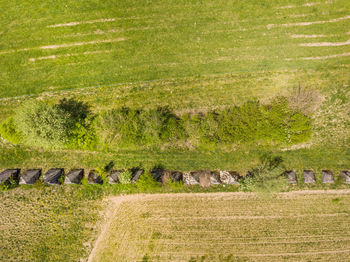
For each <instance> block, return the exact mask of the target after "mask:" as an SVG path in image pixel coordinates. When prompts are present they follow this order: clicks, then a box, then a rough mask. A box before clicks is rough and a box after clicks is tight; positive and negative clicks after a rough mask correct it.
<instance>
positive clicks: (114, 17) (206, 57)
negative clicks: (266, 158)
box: [0, 0, 350, 169]
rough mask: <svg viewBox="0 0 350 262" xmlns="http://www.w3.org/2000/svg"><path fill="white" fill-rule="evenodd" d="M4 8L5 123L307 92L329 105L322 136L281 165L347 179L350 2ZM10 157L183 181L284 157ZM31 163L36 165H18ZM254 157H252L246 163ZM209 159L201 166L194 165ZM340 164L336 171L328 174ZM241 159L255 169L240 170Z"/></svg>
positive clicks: (1, 98)
mask: <svg viewBox="0 0 350 262" xmlns="http://www.w3.org/2000/svg"><path fill="white" fill-rule="evenodd" d="M0 6H1V7H2V9H4V10H6V12H2V13H1V14H0V28H1V30H0V75H1V77H0V121H1V120H4V119H6V118H7V117H8V116H10V115H12V114H13V111H14V109H15V108H16V107H18V106H19V105H20V104H22V103H23V101H25V100H28V99H29V98H37V99H40V100H49V101H58V100H59V99H60V98H62V97H73V98H77V99H79V100H82V101H86V102H89V103H90V105H91V106H92V108H93V110H94V112H103V111H105V110H108V109H112V108H120V107H122V106H128V107H131V108H155V107H156V106H164V105H169V106H170V107H171V108H173V109H174V110H175V112H177V113H178V114H182V113H184V112H206V111H208V110H212V109H220V108H225V107H228V106H232V105H239V104H242V103H243V102H244V101H247V100H250V99H253V98H257V99H260V100H261V101H263V102H268V101H270V100H271V99H272V98H273V97H275V96H277V95H285V96H288V95H290V94H291V93H292V92H293V90H294V89H295V88H296V87H297V86H299V85H301V86H303V87H308V88H311V89H312V90H316V91H315V92H317V93H318V100H317V103H316V105H315V110H314V111H313V113H312V119H313V120H314V121H313V136H312V139H311V140H310V141H309V142H307V143H306V144H302V145H296V146H295V147H293V148H292V149H293V150H296V151H297V152H298V153H293V152H289V153H288V151H287V152H280V153H281V154H282V155H283V156H285V159H286V161H287V162H291V163H301V164H300V165H305V166H309V167H316V168H318V169H321V168H328V167H329V168H333V167H334V168H345V167H346V166H345V163H348V161H349V160H350V159H349V158H350V155H349V137H350V134H349V130H350V129H349V127H350V117H349V111H348V108H349V103H350V102H349V91H350V89H349V83H350V75H349V61H350V59H349V52H350V47H349V43H348V40H349V32H348V31H349V30H348V28H349V22H350V17H349V11H350V4H349V2H348V1H345V0H338V1H319V2H315V3H306V2H304V1H274V2H273V3H272V2H271V1H248V2H247V1H245V2H241V1H189V2H183V1H165V2H164V1H159V2H154V1H152V3H151V2H146V1H128V2H127V3H126V2H121V1H88V2H87V1H75V2H74V3H71V2H65V1H54V2H48V1H39V0H38V1H34V2H31V3H23V2H20V1H19V2H13V1H2V2H1V3H0ZM308 45H311V46H308ZM299 148H304V149H303V151H299V150H300V149H299ZM288 149H290V148H286V150H288ZM1 150H2V151H3V152H4V154H3V155H4V156H2V158H1V159H0V166H2V167H8V166H20V167H27V166H33V165H39V166H46V165H50V164H51V165H66V166H74V165H75V163H82V165H84V167H90V166H91V165H89V164H86V162H87V160H85V158H87V159H94V158H95V157H96V159H94V160H93V162H92V165H102V164H104V162H101V161H99V160H97V159H107V158H108V160H109V158H111V159H112V160H114V161H116V162H119V163H122V165H123V166H125V165H127V164H128V163H135V160H136V159H137V160H136V161H137V162H140V161H141V162H143V164H144V165H150V164H151V163H154V162H159V161H160V162H165V164H166V165H169V167H170V166H171V167H173V166H174V167H176V168H178V169H185V168H192V167H193V168H197V167H203V168H204V167H211V168H224V167H227V168H238V169H247V168H248V167H246V164H247V163H254V161H256V159H257V158H256V156H257V155H258V154H255V153H254V152H264V151H276V150H277V149H276V148H274V147H270V148H266V147H260V146H259V145H256V146H253V147H251V146H250V147H249V148H244V147H243V148H242V147H238V148H237V147H235V146H233V147H232V148H216V149H215V150H214V152H207V151H208V149H207V148H205V149H203V150H201V149H196V150H195V151H188V150H175V152H174V150H168V149H161V148H159V149H158V150H155V152H154V150H152V152H147V150H146V151H144V152H134V151H128V152H108V153H107V152H91V151H78V152H77V151H73V150H72V151H69V152H64V153H62V152H52V151H51V150H43V149H40V148H36V147H35V145H33V146H32V147H29V148H28V147H25V146H19V148H13V147H12V146H11V145H10V144H8V143H6V141H5V142H4V141H2V142H1ZM22 151H23V152H31V153H20V154H19V156H18V159H17V160H16V155H15V156H12V154H14V153H16V152H22ZM277 151H280V149H278V150H277ZM230 152H231V153H230ZM242 152H248V154H247V155H248V156H247V157H246V156H244V157H243V156H237V155H241V154H242ZM251 152H253V153H251ZM62 154H64V155H67V156H68V155H69V156H70V157H65V156H61V155H62ZM197 154H198V157H195V158H196V159H195V160H194V162H193V165H192V164H191V163H189V162H188V161H187V160H188V159H191V158H192V157H193V156H196V155H197ZM177 155H179V156H180V159H178V158H176V159H177V160H178V162H177V164H172V163H173V156H177ZM213 155H215V156H221V155H227V157H225V158H224V159H223V158H221V157H218V159H213ZM232 155H236V156H232ZM300 155H303V156H304V157H303V158H302V159H300V157H299V156H300ZM202 156H203V157H202ZM57 157H58V158H57ZM329 157H334V160H333V161H326V162H327V163H329V164H327V167H326V166H325V164H324V163H325V162H324V160H323V159H328V158H329ZM139 158H141V159H140V160H139ZM237 158H239V159H242V158H243V162H239V163H236V162H235V163H234V161H233V160H236V159H237ZM43 159H45V160H44V161H43ZM158 159H160V160H159V161H158ZM184 159H186V161H183V160H184ZM244 160H245V161H244ZM106 161H107V160H106ZM89 162H90V161H89ZM90 163H91V162H90ZM196 163H197V164H196ZM208 163H211V164H208ZM137 164H139V163H137Z"/></svg>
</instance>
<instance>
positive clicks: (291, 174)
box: [286, 170, 297, 184]
mask: <svg viewBox="0 0 350 262" xmlns="http://www.w3.org/2000/svg"><path fill="white" fill-rule="evenodd" d="M286 178H287V183H289V184H296V183H297V174H296V173H295V171H294V170H287V171H286Z"/></svg>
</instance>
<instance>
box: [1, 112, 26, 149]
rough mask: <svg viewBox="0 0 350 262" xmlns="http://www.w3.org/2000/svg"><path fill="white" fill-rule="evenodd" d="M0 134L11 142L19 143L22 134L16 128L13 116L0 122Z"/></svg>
mask: <svg viewBox="0 0 350 262" xmlns="http://www.w3.org/2000/svg"><path fill="white" fill-rule="evenodd" d="M0 134H1V136H2V137H3V138H5V139H6V140H7V141H9V142H11V143H13V144H19V143H20V142H21V140H22V135H21V134H20V133H19V132H18V130H16V126H15V122H14V119H13V117H9V118H7V119H6V120H5V121H4V122H2V123H1V124H0Z"/></svg>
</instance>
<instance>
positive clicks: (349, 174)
mask: <svg viewBox="0 0 350 262" xmlns="http://www.w3.org/2000/svg"><path fill="white" fill-rule="evenodd" d="M124 171H125V170H113V171H111V172H110V173H109V175H108V176H107V179H108V182H109V183H110V184H117V183H120V177H119V176H120V175H121V174H122V173H123V172H124ZM130 171H131V179H130V183H135V182H136V181H137V180H138V179H139V178H140V177H141V175H142V174H143V173H144V170H143V169H140V168H133V169H131V170H130ZM20 173H21V170H20V169H6V170H4V171H2V172H1V173H0V184H8V183H10V182H11V181H14V183H19V184H21V185H33V184H34V183H35V182H37V181H38V180H39V179H40V177H41V175H42V170H41V169H28V170H25V171H24V172H23V173H22V174H20ZM151 174H153V176H154V179H155V180H156V181H159V182H162V184H166V183H167V182H168V181H169V180H170V181H172V182H179V181H183V182H184V184H185V185H200V186H202V187H208V186H210V185H219V184H229V185H234V184H238V183H239V180H240V179H242V178H243V177H242V176H241V175H240V174H239V173H237V172H235V171H207V170H200V171H193V172H180V171H171V170H164V169H155V170H152V171H151ZM285 174H286V179H287V182H288V183H290V184H296V183H297V182H298V181H297V175H296V172H295V171H293V170H289V171H286V172H285ZM248 175H249V174H248ZM340 177H341V178H342V179H343V181H344V183H346V184H350V170H345V171H341V172H340ZM83 178H84V169H72V170H70V171H69V172H68V173H67V174H65V172H64V169H63V168H53V169H49V170H48V171H47V172H46V173H45V174H44V175H43V176H42V182H43V183H44V184H46V185H60V184H62V183H64V184H80V183H81V180H82V179H83ZM87 179H88V183H89V184H103V182H104V181H103V179H102V177H101V176H100V175H99V173H98V172H97V171H96V170H91V171H90V172H89V173H88V177H87ZM304 183H308V184H310V183H316V176H315V173H314V171H312V170H304ZM322 183H334V175H333V172H332V171H330V170H322Z"/></svg>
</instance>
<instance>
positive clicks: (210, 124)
mask: <svg viewBox="0 0 350 262" xmlns="http://www.w3.org/2000/svg"><path fill="white" fill-rule="evenodd" d="M0 132H1V135H2V137H3V138H5V139H7V140H8V141H10V142H12V143H14V144H18V143H24V144H27V145H33V144H34V145H37V146H42V147H52V148H55V147H68V148H77V149H90V150H91V149H96V148H97V149H108V150H118V149H140V148H145V147H146V148H164V146H165V147H172V146H176V145H181V143H182V145H186V146H187V147H189V148H201V147H202V148H209V147H210V148H211V147H215V145H222V144H223V145H234V144H245V145H246V144H260V145H275V146H279V145H290V144H295V143H301V142H305V141H307V140H308V139H309V138H310V137H311V120H310V118H309V117H308V116H307V115H305V114H303V113H302V112H301V111H298V110H297V109H293V108H291V107H290V106H289V104H288V101H287V99H285V98H283V97H280V98H276V99H275V100H274V101H272V102H271V103H270V104H268V105H263V104H261V103H260V102H259V101H249V102H246V103H244V104H243V105H241V106H233V107H229V108H226V109H221V110H215V111H209V112H207V113H196V114H184V115H182V116H178V115H176V114H175V113H174V112H173V111H172V110H171V109H169V108H168V107H158V108H156V109H150V110H145V109H131V108H126V107H123V108H120V109H113V110H108V111H105V112H102V113H101V114H100V115H98V116H95V115H94V114H93V113H92V111H91V110H90V107H89V105H87V104H85V103H83V102H79V101H76V100H73V99H70V100H66V99H62V100H60V101H59V102H58V103H57V104H50V103H47V102H42V101H35V102H33V101H32V102H28V103H25V104H24V105H23V106H22V107H20V108H19V109H18V110H16V112H15V114H14V116H12V117H10V118H9V119H7V120H6V121H4V122H3V123H2V124H1V125H0ZM97 138H98V139H97Z"/></svg>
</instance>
